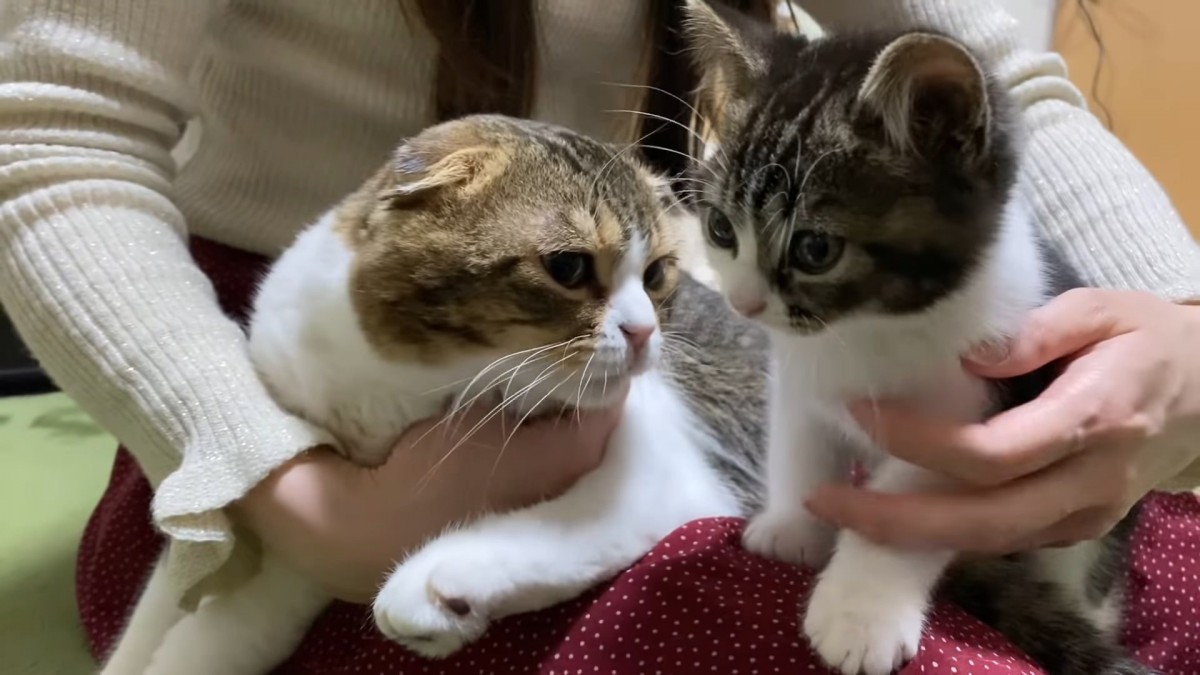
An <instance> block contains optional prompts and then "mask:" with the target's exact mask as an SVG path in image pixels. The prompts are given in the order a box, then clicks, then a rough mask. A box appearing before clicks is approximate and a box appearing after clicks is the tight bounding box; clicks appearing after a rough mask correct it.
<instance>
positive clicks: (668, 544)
mask: <svg viewBox="0 0 1200 675" xmlns="http://www.w3.org/2000/svg"><path fill="white" fill-rule="evenodd" d="M197 246H198V247H197V249H196V250H194V254H195V255H196V257H197V260H198V262H200V263H201V265H202V267H206V268H207V269H209V271H210V274H212V272H213V270H212V267H213V265H214V260H216V261H218V262H220V261H230V260H240V261H241V262H242V263H244V264H243V265H242V266H241V267H240V269H239V270H238V273H237V274H232V275H231V274H225V275H224V276H222V275H220V274H215V275H214V280H215V281H216V285H217V286H218V289H219V291H220V292H222V294H223V295H225V296H226V297H234V298H245V297H247V294H248V293H249V290H250V288H251V287H252V284H253V282H254V278H255V276H254V275H255V274H256V273H257V270H258V269H259V266H260V265H261V261H258V260H257V259H254V258H252V257H248V256H245V257H242V258H237V257H236V256H244V254H237V253H236V252H234V254H226V253H224V252H223V251H222V249H220V248H218V247H214V246H212V245H210V244H204V243H203V242H201V243H199V244H198V245H197ZM221 267H223V265H218V270H217V271H220V268H221ZM239 291H240V292H239ZM225 306H226V309H227V310H229V311H230V313H231V314H233V315H235V316H238V315H239V313H240V311H241V310H242V309H243V307H242V306H241V305H240V304H238V303H237V302H231V301H227V302H226V305H225ZM150 497H151V492H150V488H149V485H148V484H147V483H146V481H145V479H144V478H143V477H142V476H141V474H140V472H139V471H138V468H137V466H136V464H135V463H134V461H133V460H132V458H131V457H130V456H129V455H128V454H127V453H126V452H124V451H123V450H122V451H120V452H119V453H118V457H117V461H116V464H115V466H114V467H113V473H112V479H111V482H110V484H109V488H108V490H107V492H106V493H105V495H104V497H103V499H102V500H101V502H100V504H99V506H98V507H97V509H96V511H95V513H94V514H93V516H92V519H91V521H90V523H89V524H88V527H87V531H86V532H85V534H84V540H83V544H82V546H81V549H80V554H79V565H78V578H77V581H78V596H79V606H80V611H81V614H82V618H83V623H84V626H85V628H86V630H87V633H88V637H89V639H90V642H91V647H92V650H93V652H94V653H95V654H96V655H97V656H99V655H103V654H105V653H107V652H108V651H109V650H110V649H111V647H112V645H113V643H114V642H115V640H116V638H117V637H118V636H119V632H120V629H121V626H122V622H123V618H124V617H125V616H126V615H127V613H128V612H129V611H130V610H131V608H132V606H133V603H134V602H135V600H136V596H137V594H138V592H139V591H140V587H141V584H142V583H144V579H145V576H146V575H147V574H148V573H149V570H150V568H151V566H152V564H153V562H154V560H155V558H156V557H157V554H158V551H159V549H160V546H161V542H160V539H159V536H158V535H157V533H156V532H155V531H154V529H153V527H152V525H151V523H150V519H149V515H148V514H149V504H150ZM742 524H743V523H742V521H740V520H736V519H710V520H701V521H696V522H693V523H689V524H688V525H685V526H684V527H682V528H680V529H679V530H676V531H675V532H674V533H672V534H671V535H670V536H668V537H667V538H666V539H664V540H663V541H662V542H660V543H659V545H658V546H657V547H655V549H654V550H653V551H651V552H650V553H649V554H648V555H647V556H646V557H645V558H643V559H642V560H641V561H639V562H638V563H636V564H635V565H633V567H631V568H630V569H629V570H627V571H625V572H624V573H622V574H621V575H620V576H618V577H617V578H616V579H615V580H613V581H612V582H611V583H609V584H608V585H606V586H604V587H603V588H599V589H596V590H594V591H593V592H591V593H589V594H588V595H586V596H584V597H582V598H579V599H577V600H575V601H573V602H570V603H566V604H563V605H560V606H557V607H554V608H551V609H548V610H544V611H541V612H536V613H532V614H525V615H520V616H514V617H510V618H508V619H505V620H503V621H500V622H498V623H497V624H495V625H494V626H493V627H492V628H491V630H489V631H488V633H487V634H486V635H485V636H484V638H483V639H482V640H481V641H479V642H478V643H476V644H474V645H471V646H470V647H468V648H466V649H464V650H463V651H462V652H460V653H458V654H456V655H455V656H453V657H451V658H449V659H446V660H442V661H425V660H422V659H420V658H418V657H415V656H412V655H410V654H409V653H407V652H406V651H404V650H403V649H401V648H400V647H398V646H396V645H393V644H391V643H389V642H388V641H387V640H385V639H384V638H383V637H382V636H381V635H379V634H378V633H377V632H376V631H375V630H374V628H373V627H372V622H371V616H370V612H369V611H368V610H367V609H365V608H363V607H358V606H354V605H348V604H344V603H337V604H334V605H333V606H331V607H330V608H329V609H328V610H327V611H326V612H325V613H324V614H323V615H322V616H321V617H320V618H319V619H318V620H317V622H316V624H315V625H314V626H313V627H312V629H311V630H310V632H309V634H308V636H307V637H306V638H305V640H304V642H303V643H302V644H301V645H300V647H299V649H298V650H297V652H296V653H295V654H294V655H293V656H292V658H291V659H289V660H288V661H287V662H286V663H285V664H283V665H282V666H280V667H279V668H278V669H277V671H276V672H277V673H279V674H284V675H318V674H319V675H340V674H343V673H345V674H346V675H350V674H355V675H361V674H365V673H404V674H412V675H481V674H482V675H504V674H506V673H539V674H544V675H570V674H574V675H589V674H594V675H601V674H604V675H654V674H656V673H660V674H663V675H674V674H680V673H686V674H688V675H699V674H701V673H719V674H720V675H737V674H738V673H744V674H751V673H787V674H790V675H795V674H797V673H826V672H829V671H827V670H826V669H825V668H824V667H823V666H821V665H820V662H819V661H818V660H817V658H816V657H815V656H814V655H813V654H812V653H811V652H810V650H809V649H808V647H807V645H806V644H805V641H804V640H803V639H802V638H801V636H800V628H799V616H798V608H799V603H800V598H801V597H802V596H804V595H805V593H806V591H807V589H808V587H809V584H810V583H811V575H810V574H809V573H807V572H805V571H803V570H800V569H796V568H794V567H792V566H789V565H786V564H783V563H778V562H773V561H768V560H764V559H761V558H758V557H756V556H753V555H750V554H748V553H746V552H745V551H744V550H742V548H741V545H740V532H741V528H742ZM1134 548H1135V556H1134V560H1133V564H1132V567H1131V570H1130V573H1129V581H1128V584H1129V592H1130V600H1129V608H1128V613H1127V621H1126V629H1125V635H1124V641H1125V643H1126V645H1127V646H1128V647H1129V648H1130V649H1131V650H1133V652H1134V653H1135V654H1136V655H1137V657H1138V658H1139V659H1140V660H1142V661H1143V662H1145V663H1147V664H1150V665H1152V666H1154V667H1156V668H1157V669H1158V670H1160V671H1162V672H1164V673H1170V674H1181V675H1189V674H1196V675H1200V605H1198V603H1197V601H1196V600H1197V598H1196V596H1197V591H1198V590H1200V500H1198V499H1197V498H1196V497H1194V496H1192V495H1166V494H1155V495H1151V496H1150V497H1149V498H1148V500H1147V503H1146V505H1145V507H1144V508H1143V510H1142V514H1141V520H1140V524H1139V526H1138V529H1137V532H1136V534H1135V542H1134ZM901 672H902V673H904V674H909V673H912V674H916V673H927V674H930V675H951V674H961V675H970V674H976V673H979V674H983V673H987V674H989V675H1009V674H1014V675H1016V674H1030V675H1033V674H1037V673H1040V672H1041V671H1040V670H1039V669H1038V667H1037V666H1036V665H1035V664H1033V663H1032V662H1031V661H1029V660H1028V659H1027V658H1025V657H1024V656H1023V655H1021V654H1020V653H1018V652H1017V651H1016V649H1015V648H1014V647H1013V646H1012V645H1011V644H1009V643H1008V642H1007V641H1006V640H1005V639H1004V638H1003V636H1001V635H999V634H998V633H996V632H995V631H993V630H991V629H990V628H988V627H987V626H985V625H983V624H982V623H980V622H979V621H977V620H975V619H974V618H972V617H971V616H969V615H967V614H966V613H965V612H963V611H962V610H960V609H958V608H956V607H954V606H951V605H948V604H946V603H939V604H937V605H936V607H935V609H934V611H933V613H932V615H931V617H930V620H929V624H928V626H927V628H926V632H925V636H924V638H923V640H922V643H921V650H920V653H919V654H918V656H917V658H916V659H914V660H913V661H912V662H911V663H909V664H908V665H907V666H905V668H904V669H903V670H902V671H901Z"/></svg>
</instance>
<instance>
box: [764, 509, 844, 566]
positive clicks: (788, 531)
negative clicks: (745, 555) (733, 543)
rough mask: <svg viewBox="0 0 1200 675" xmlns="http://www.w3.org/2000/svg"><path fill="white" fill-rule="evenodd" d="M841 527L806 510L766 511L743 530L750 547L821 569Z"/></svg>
mask: <svg viewBox="0 0 1200 675" xmlns="http://www.w3.org/2000/svg"><path fill="white" fill-rule="evenodd" d="M836 538H837V530H835V529H834V528H833V527H832V526H831V525H829V524H827V523H823V522H821V521H819V520H817V519H816V518H813V517H812V516H811V515H809V514H808V513H804V512H802V511H783V510H778V511H772V510H768V511H764V512H763V513H760V514H759V515H757V516H755V517H754V519H753V520H751V521H750V523H749V524H748V525H747V526H746V531H745V532H744V533H742V545H743V546H745V547H746V550H747V551H750V552H751V553H755V554H758V555H761V556H764V557H767V558H773V559H775V560H782V561H784V562H789V563H792V564H793V565H807V566H808V567H812V568H814V569H820V568H822V567H824V566H825V563H827V562H829V556H831V555H832V554H833V544H834V541H835V540H836Z"/></svg>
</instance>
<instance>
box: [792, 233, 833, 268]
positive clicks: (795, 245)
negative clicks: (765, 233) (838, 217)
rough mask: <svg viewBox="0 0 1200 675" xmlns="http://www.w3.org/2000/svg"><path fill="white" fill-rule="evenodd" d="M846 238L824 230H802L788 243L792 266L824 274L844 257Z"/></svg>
mask: <svg viewBox="0 0 1200 675" xmlns="http://www.w3.org/2000/svg"><path fill="white" fill-rule="evenodd" d="M845 250H846V240H845V239H842V238H841V237H835V236H833V235H831V234H826V233H824V232H814V231H812V230H800V231H799V232H796V233H795V234H793V235H792V240H791V243H790V244H789V245H788V259H789V262H790V264H791V267H793V268H794V269H797V270H800V271H801V272H803V273H805V274H812V275H816V274H824V273H826V272H828V271H829V270H831V269H833V268H834V267H835V266H836V265H837V264H838V261H839V260H841V259H842V253H844V252H845Z"/></svg>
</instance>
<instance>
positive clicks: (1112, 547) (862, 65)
mask: <svg viewBox="0 0 1200 675" xmlns="http://www.w3.org/2000/svg"><path fill="white" fill-rule="evenodd" d="M688 5H689V13H690V24H689V35H690V40H691V43H692V47H693V50H694V53H695V57H696V59H697V62H698V64H699V66H700V67H701V69H702V72H703V81H702V84H701V92H700V99H701V108H700V110H701V112H702V113H704V117H705V120H704V122H705V123H706V124H707V126H706V127H705V128H703V140H705V141H706V144H705V147H704V148H703V150H702V153H701V154H702V156H703V158H704V161H703V162H702V166H701V167H700V169H699V172H698V177H697V179H696V181H697V182H696V184H697V185H698V186H699V187H697V188H696V190H695V191H696V192H697V193H698V201H699V203H700V208H701V210H702V212H703V218H704V223H705V225H704V227H705V231H706V235H707V238H708V241H709V244H710V262H711V264H712V265H713V267H714V268H715V269H716V271H717V273H718V276H719V277H720V278H721V283H722V286H723V288H724V290H725V292H726V294H727V297H728V299H729V300H730V302H731V304H732V305H733V306H734V307H735V308H736V309H737V310H738V311H739V312H741V313H742V314H744V315H747V316H753V317H755V318H757V319H758V320H759V321H761V322H762V323H763V324H765V325H766V326H767V327H768V328H769V329H770V332H771V334H772V342H773V346H774V356H775V361H776V363H775V371H774V373H773V378H772V390H771V405H770V408H771V413H770V420H771V421H770V431H769V436H770V440H769V451H768V471H767V487H768V496H767V502H768V503H767V507H766V509H765V511H764V512H763V513H761V514H759V515H758V516H757V517H756V518H754V520H753V521H752V522H751V523H750V525H749V526H748V527H747V529H746V533H745V537H744V541H745V545H746V547H747V548H748V549H750V550H752V551H755V552H758V553H761V554H764V555H767V556H770V557H774V558H779V559H782V560H786V561H791V562H794V563H797V564H799V563H803V564H807V565H811V566H814V567H817V568H822V567H823V570H822V571H821V573H820V575H819V577H818V580H817V582H816V584H815V586H814V588H813V592H812V595H811V597H810V598H808V600H807V603H808V604H807V609H806V615H805V619H804V632H805V634H806V635H807V637H808V638H809V640H810V641H811V643H812V645H813V647H814V648H815V650H816V651H817V652H818V653H819V654H820V656H821V657H822V658H823V659H824V660H825V661H826V662H827V663H829V664H830V665H832V666H835V667H837V668H839V669H841V670H842V671H843V672H845V673H858V672H866V673H870V674H872V675H877V674H882V673H888V672H891V671H892V670H893V669H894V668H897V667H899V666H900V665H902V664H903V663H904V662H906V661H907V660H909V659H911V658H912V657H913V656H915V655H916V652H917V648H918V643H919V641H920V638H921V632H922V627H923V624H924V621H925V616H926V613H927V611H928V607H929V602H930V595H931V593H932V592H933V590H934V587H935V585H936V584H937V583H938V582H939V580H941V579H942V577H943V573H944V572H945V571H946V570H947V568H948V567H949V566H950V565H951V562H952V560H953V559H954V557H955V552H953V551H936V550H931V551H905V550H895V549H890V548H887V547H884V546H880V545H877V544H874V543H872V542H871V541H868V540H866V539H865V538H863V537H860V536H858V535H856V534H855V533H853V532H849V531H845V532H836V531H835V530H834V529H833V528H832V527H831V526H829V525H827V524H825V523H822V522H820V521H818V520H816V519H815V518H813V517H812V516H811V515H810V514H809V513H808V512H807V510H806V509H805V508H804V506H803V503H804V501H805V499H806V498H807V497H808V496H809V495H810V494H811V493H812V492H813V490H814V489H815V488H816V487H817V486H819V485H820V484H822V483H825V482H828V481H831V480H842V481H848V480H849V479H850V475H851V464H852V462H853V461H854V460H856V459H857V460H861V461H863V462H864V463H866V465H867V466H868V468H869V473H870V478H869V485H870V487H871V488H873V489H875V490H882V491H898V492H903V491H912V490H921V489H929V488H936V487H940V486H942V485H943V480H942V479H940V478H938V477H936V476H934V475H933V474H931V473H930V472H927V471H925V470H923V469H920V468H918V467H916V466H914V465H911V464H908V463H906V462H903V461H901V460H899V459H896V458H893V457H891V456H889V455H887V454H886V453H885V452H884V451H883V450H882V449H881V448H880V447H879V446H877V445H876V443H875V442H874V441H873V440H872V439H871V438H869V437H868V436H867V435H866V434H865V433H864V432H863V431H862V430H861V428H860V427H859V426H858V425H857V424H856V423H855V422H854V420H853V418H852V417H851V416H850V414H849V413H848V411H847V409H846V407H845V403H846V402H847V401H849V400H852V399H857V398H866V397H881V396H882V397H903V398H905V399H908V400H911V401H912V402H913V403H914V404H916V405H917V406H918V407H921V408H923V409H925V410H926V411H927V412H930V413H934V414H936V415H938V416H941V417H946V418H951V419H957V420H960V421H963V422H975V421H981V420H982V419H984V418H985V417H986V416H988V415H989V414H992V413H994V412H996V411H998V410H1000V409H1004V408H1008V407H1012V406H1014V405H1016V404H1018V403H1020V402H1022V401H1024V400H1029V399H1030V398H1031V397H1032V396H1035V395H1036V394H1037V393H1038V392H1039V391H1040V388H1041V387H1043V386H1044V385H1045V383H1046V381H1047V379H1048V377H1049V376H1051V375H1052V373H1039V374H1036V375H1035V376H1032V377H1028V378H1022V379H1021V380H1020V381H1013V382H1007V383H1002V384H997V383H988V382H985V381H983V380H981V379H979V378H975V377H972V376H970V375H968V374H967V373H965V372H964V370H963V369H962V367H961V364H960V361H959V355H960V354H962V353H964V352H965V351H967V349H968V348H970V347H971V346H972V345H976V344H980V343H986V342H989V341H994V340H1002V339H1004V338H1005V337H1008V336H1012V335H1014V334H1015V331H1016V330H1017V328H1018V326H1019V324H1020V322H1021V321H1022V318H1023V317H1024V316H1025V315H1026V314H1027V312H1028V311H1029V310H1030V309H1032V308H1034V307H1036V306H1038V305H1040V304H1042V303H1043V302H1044V301H1045V300H1046V299H1047V298H1049V297H1051V296H1053V295H1055V294H1057V293H1060V292H1063V291H1064V290H1066V289H1067V288H1068V287H1070V286H1071V285H1074V283H1075V282H1074V280H1073V276H1074V275H1072V274H1071V273H1070V271H1069V270H1068V268H1067V267H1066V266H1065V265H1063V264H1062V262H1061V261H1059V260H1057V259H1056V258H1055V257H1054V256H1053V255H1051V254H1050V251H1049V249H1047V248H1045V247H1044V246H1042V245H1041V243H1040V242H1039V240H1038V235H1037V233H1036V231H1035V229H1034V224H1033V223H1032V221H1031V218H1030V215H1029V214H1028V213H1027V212H1026V211H1025V210H1024V208H1023V206H1022V203H1021V200H1020V199H1019V197H1018V194H1017V190H1016V189H1015V186H1014V184H1015V181H1016V175H1017V162H1018V150H1017V137H1016V119H1017V118H1016V115H1015V114H1014V112H1013V110H1012V109H1011V105H1010V103H1009V102H1008V101H1007V100H1006V98H1005V95H1004V92H1003V91H1002V90H1001V89H1000V88H999V87H997V86H995V85H994V83H993V82H992V80H991V79H990V78H989V76H988V75H987V74H986V72H985V70H984V69H983V67H982V66H981V64H980V62H979V60H978V59H977V58H976V57H975V56H974V55H973V54H972V53H971V52H970V51H969V50H968V49H967V48H966V47H964V46H963V45H962V44H960V43H959V42H957V41H955V40H954V39H952V38H950V37H947V36H945V35H941V34H937V33H935V32H927V31H919V32H908V33H890V34H879V33H873V34H858V35H844V36H837V35H835V36H824V37H816V38H815V39H810V38H804V37H797V36H792V35H785V34H781V33H778V32H776V31H774V30H773V29H772V28H770V27H767V26H763V25H759V24H756V23H753V22H751V21H749V20H748V19H746V18H744V17H741V16H739V15H737V14H735V13H732V12H729V11H728V10H724V9H721V8H719V7H717V6H716V5H715V4H714V5H712V6H710V5H708V4H707V3H705V2H702V1H701V0H690V1H689V3H688ZM1133 518H1134V516H1133V515H1130V516H1129V517H1128V518H1127V519H1126V521H1125V522H1124V523H1122V525H1121V526H1120V527H1118V528H1117V529H1116V530H1115V531H1114V532H1112V533H1111V534H1109V535H1108V536H1106V537H1104V538H1102V539H1100V540H1097V541H1089V542H1085V543H1082V544H1079V545H1076V546H1073V547H1070V548H1065V549H1053V550H1050V549H1047V550H1040V551H1035V552H1032V553H1029V554H1023V555H1017V556H1009V557H1005V558H1002V559H996V560H989V561H985V562H982V563H977V564H976V563H971V564H965V565H963V566H962V567H961V568H960V569H959V570H958V571H956V572H954V573H953V574H951V575H950V576H949V578H948V579H947V584H946V586H947V588H948V589H949V590H950V591H951V592H952V594H953V596H954V599H955V600H957V601H958V602H960V603H961V604H963V605H965V606H966V607H967V609H968V610H971V611H973V612H975V613H976V614H977V615H978V616H979V617H980V618H982V619H984V620H986V621H988V622H990V623H992V624H993V625H994V626H996V627H998V628H999V629H1000V630H1001V631H1003V632H1005V633H1006V634H1007V636H1008V637H1009V638H1010V639H1012V640H1013V641H1014V642H1015V643H1016V644H1017V645H1018V646H1019V647H1021V648H1022V649H1024V650H1025V651H1026V652H1027V653H1029V654H1030V655H1031V656H1032V657H1034V658H1035V659H1037V660H1038V661H1039V662H1040V663H1041V664H1042V665H1043V666H1044V667H1045V668H1046V669H1047V670H1049V671H1050V672H1052V673H1055V674H1058V675H1065V674H1078V675H1085V674H1086V675H1098V674H1115V673H1144V672H1148V671H1146V670H1145V669H1144V668H1142V667H1141V666H1139V665H1137V664H1136V663H1134V662H1132V661H1130V660H1128V659H1127V658H1126V657H1125V656H1124V655H1123V653H1122V651H1121V650H1120V649H1119V648H1118V646H1117V645H1116V642H1115V639H1116V636H1117V628H1118V624H1119V618H1120V615H1121V607H1122V595H1123V578H1124V568H1125V557H1126V549H1127V540H1128V537H1129V534H1130V531H1131V529H1132V528H1131V525H1132V523H1133Z"/></svg>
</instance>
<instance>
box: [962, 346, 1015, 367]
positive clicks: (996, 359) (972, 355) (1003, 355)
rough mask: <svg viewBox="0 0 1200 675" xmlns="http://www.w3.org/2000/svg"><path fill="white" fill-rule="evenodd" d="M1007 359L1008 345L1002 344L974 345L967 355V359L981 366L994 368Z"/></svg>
mask: <svg viewBox="0 0 1200 675" xmlns="http://www.w3.org/2000/svg"><path fill="white" fill-rule="evenodd" d="M1007 358H1008V344H1007V343H1004V342H985V343H983V344H981V345H976V346H975V347H974V348H973V349H971V351H970V352H968V353H967V359H968V360H971V361H974V362H975V363H978V364H979V365H981V366H996V365H999V364H1001V363H1004V361H1005V359H1007Z"/></svg>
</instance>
